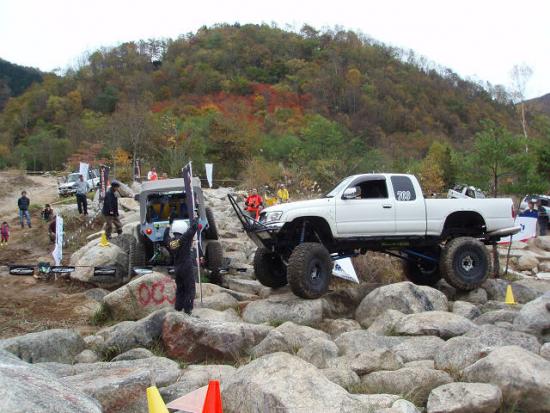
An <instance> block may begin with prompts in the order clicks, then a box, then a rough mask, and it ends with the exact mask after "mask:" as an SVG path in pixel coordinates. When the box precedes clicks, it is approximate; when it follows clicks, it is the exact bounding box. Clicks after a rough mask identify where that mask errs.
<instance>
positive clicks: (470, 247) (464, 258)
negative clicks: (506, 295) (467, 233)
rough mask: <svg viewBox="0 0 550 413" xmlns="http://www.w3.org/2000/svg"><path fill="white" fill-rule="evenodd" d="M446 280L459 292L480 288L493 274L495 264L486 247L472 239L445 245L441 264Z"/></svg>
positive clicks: (464, 238)
mask: <svg viewBox="0 0 550 413" xmlns="http://www.w3.org/2000/svg"><path fill="white" fill-rule="evenodd" d="M439 267H440V269H441V274H442V275H443V277H444V278H445V280H446V281H447V282H448V283H449V284H451V285H452V286H453V287H455V288H457V289H459V290H465V291H469V290H473V289H475V288H477V287H479V286H480V285H481V284H483V282H484V281H485V280H486V279H487V277H488V276H489V274H490V273H491V270H492V267H493V263H492V259H491V256H490V254H489V251H488V250H487V248H486V247H485V245H484V244H483V243H482V242H481V241H479V240H477V239H475V238H472V237H459V238H455V239H452V240H450V241H449V242H447V244H446V245H445V248H444V249H443V252H442V254H441V260H440V263H439Z"/></svg>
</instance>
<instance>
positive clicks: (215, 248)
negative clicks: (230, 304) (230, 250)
mask: <svg viewBox="0 0 550 413" xmlns="http://www.w3.org/2000/svg"><path fill="white" fill-rule="evenodd" d="M204 258H205V260H206V268H208V270H210V274H209V275H208V279H209V280H210V282H212V283H214V284H221V282H222V276H221V273H220V269H221V268H222V266H223V248H222V244H220V242H219V241H208V244H206V252H205V254H204Z"/></svg>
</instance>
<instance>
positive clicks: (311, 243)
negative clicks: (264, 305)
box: [230, 174, 520, 298]
mask: <svg viewBox="0 0 550 413" xmlns="http://www.w3.org/2000/svg"><path fill="white" fill-rule="evenodd" d="M230 202H231V203H232V205H233V208H234V209H235V211H236V213H237V215H238V217H239V219H240V220H241V223H242V224H243V227H244V228H245V230H246V232H247V234H248V236H249V237H250V238H251V239H252V241H253V242H254V243H255V244H256V245H257V246H258V249H257V250H256V254H255V257H254V269H255V272H256V277H257V279H258V280H259V281H260V282H261V283H262V284H263V285H266V286H269V287H273V288H278V287H282V286H284V285H286V284H287V283H288V284H290V287H291V289H292V291H293V292H294V294H296V295H297V296H300V297H303V298H317V297H320V296H322V295H323V294H324V293H325V292H326V291H327V289H328V285H329V280H330V275H331V274H332V268H333V262H332V261H334V260H337V259H340V258H344V257H350V256H355V255H357V254H365V253H366V252H367V251H380V252H385V253H388V254H391V255H394V256H397V257H399V258H402V259H404V260H405V272H406V276H407V278H408V279H410V280H411V281H413V282H415V283H418V284H424V285H434V284H435V283H437V281H439V279H441V277H443V278H445V280H446V281H447V282H449V284H451V285H452V286H454V287H456V288H458V289H460V290H472V289H474V288H476V287H478V286H479V285H481V284H482V283H483V282H484V281H485V280H486V278H487V277H488V275H489V273H490V271H491V268H492V261H491V257H490V254H489V251H488V249H487V248H486V245H492V244H495V243H496V242H497V241H498V240H499V239H500V238H501V237H505V236H509V235H512V234H515V233H516V232H518V231H519V229H520V227H519V226H514V210H513V205H512V200H511V199H425V198H424V197H423V195H422V189H421V188H420V185H419V183H418V181H417V179H416V178H415V177H414V176H412V175H403V174H365V175H354V176H350V177H347V178H345V179H344V180H342V181H341V182H340V183H339V184H338V185H337V186H336V187H335V188H334V189H333V190H332V191H330V192H329V193H327V194H326V195H325V196H324V197H323V198H321V199H315V200H309V201H299V202H292V203H288V204H282V205H275V206H272V207H270V208H266V209H264V210H263V211H262V213H261V215H260V218H259V220H258V221H255V220H253V219H251V218H249V217H247V216H246V215H245V214H243V213H242V211H241V210H240V208H239V207H238V205H237V203H236V202H235V201H234V199H232V198H231V197H230Z"/></svg>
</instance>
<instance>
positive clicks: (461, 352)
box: [434, 337, 491, 377]
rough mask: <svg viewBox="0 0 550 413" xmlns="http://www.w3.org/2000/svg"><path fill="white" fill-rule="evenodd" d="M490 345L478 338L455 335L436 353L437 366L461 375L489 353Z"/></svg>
mask: <svg viewBox="0 0 550 413" xmlns="http://www.w3.org/2000/svg"><path fill="white" fill-rule="evenodd" d="M490 350H491V348H490V347H488V346H487V345H485V344H483V343H482V342H481V341H479V340H478V339H476V338H470V337H453V338H451V339H449V340H448V341H446V342H445V344H444V345H443V346H441V348H440V349H439V351H438V352H437V353H436V355H435V359H434V362H435V368H436V369H438V370H445V371H446V372H448V373H450V374H451V375H452V376H455V377H460V375H461V374H462V371H463V370H464V369H465V368H466V367H468V366H470V365H472V364H474V363H475V362H476V361H478V360H479V359H480V358H482V357H485V356H486V355H487V354H489V351H490Z"/></svg>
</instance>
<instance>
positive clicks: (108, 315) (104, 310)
mask: <svg viewBox="0 0 550 413" xmlns="http://www.w3.org/2000/svg"><path fill="white" fill-rule="evenodd" d="M113 322H114V319H113V314H112V312H111V309H110V308H109V307H108V306H107V305H106V304H104V303H101V304H100V305H99V308H98V309H97V310H96V311H95V312H94V313H93V314H92V316H91V318H90V324H91V325H93V326H100V327H103V326H106V325H109V324H112V323H113Z"/></svg>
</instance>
